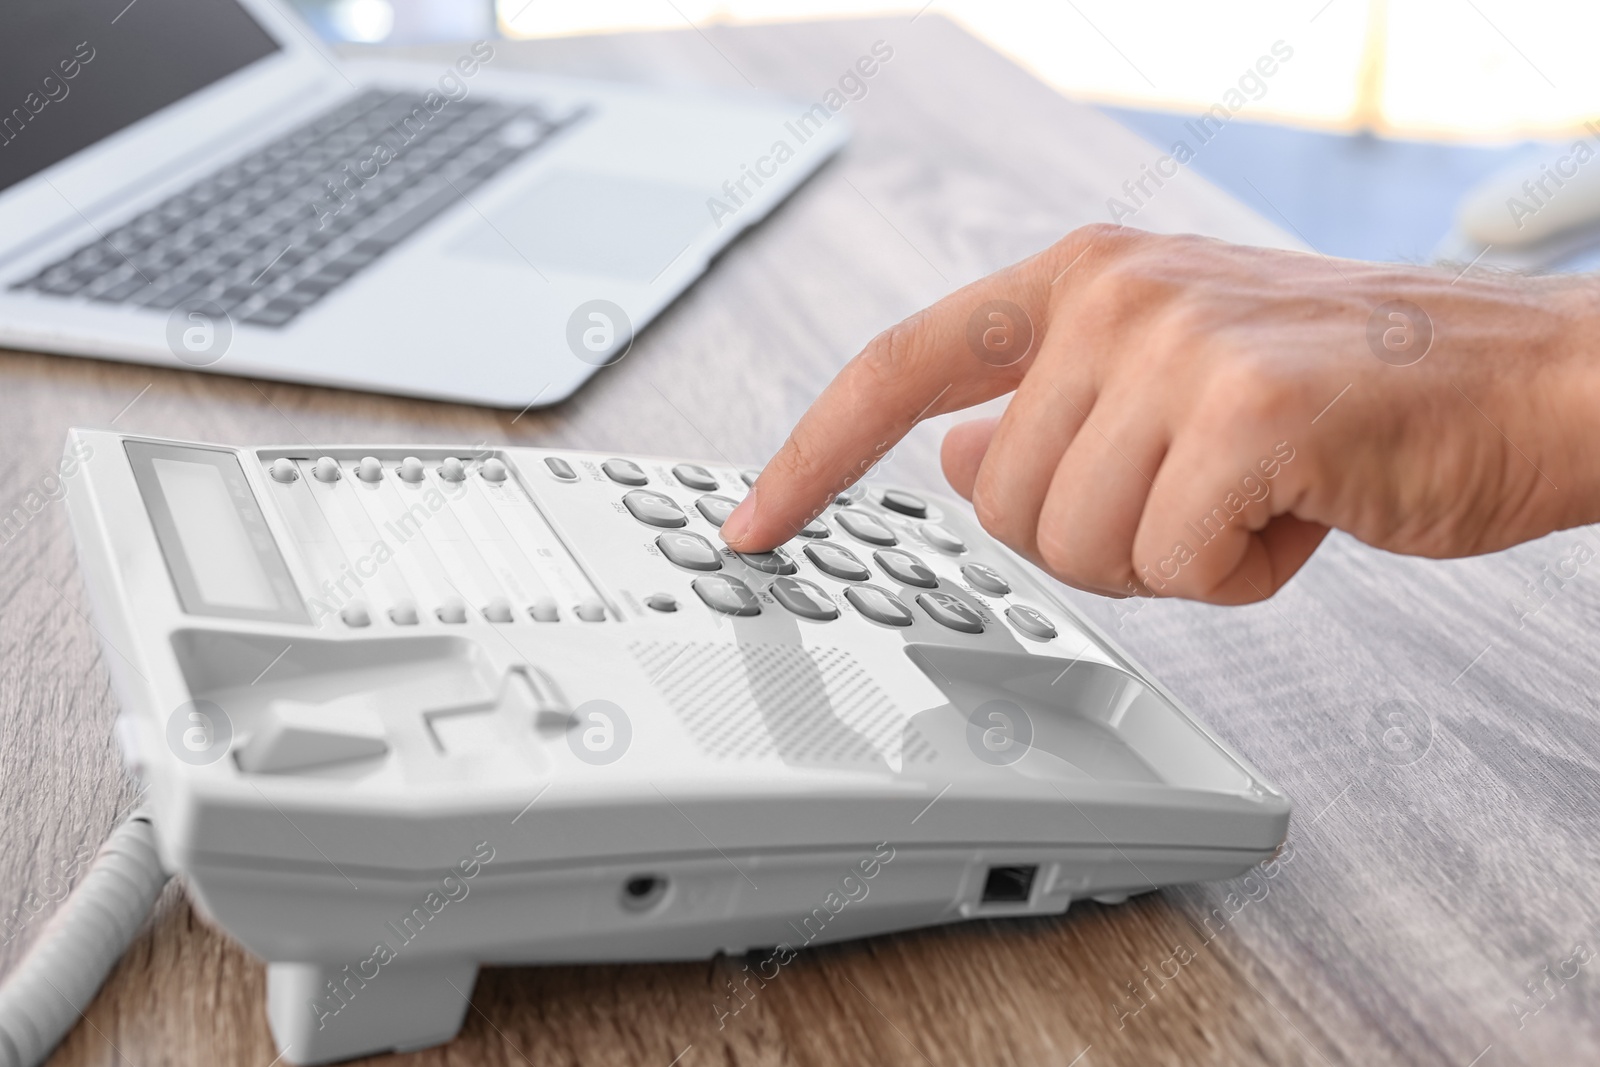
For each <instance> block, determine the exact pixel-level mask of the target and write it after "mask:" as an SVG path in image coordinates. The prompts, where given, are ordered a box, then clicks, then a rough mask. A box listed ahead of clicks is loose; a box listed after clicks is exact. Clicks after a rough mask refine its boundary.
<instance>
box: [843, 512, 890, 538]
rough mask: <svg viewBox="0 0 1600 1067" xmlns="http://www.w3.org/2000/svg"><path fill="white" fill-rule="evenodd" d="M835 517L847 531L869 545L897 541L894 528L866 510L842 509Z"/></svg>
mask: <svg viewBox="0 0 1600 1067" xmlns="http://www.w3.org/2000/svg"><path fill="white" fill-rule="evenodd" d="M834 519H835V520H836V521H837V522H838V523H839V525H840V526H842V527H844V531H845V533H847V534H849V535H850V536H851V537H854V538H857V539H858V540H862V541H865V542H866V543H867V544H869V545H892V544H894V543H895V541H896V538H895V536H894V531H893V530H891V529H889V527H887V526H885V525H884V524H883V523H881V522H879V521H878V520H877V519H875V518H873V517H872V516H871V515H869V514H867V513H866V512H865V511H841V512H839V514H837V515H835V516H834Z"/></svg>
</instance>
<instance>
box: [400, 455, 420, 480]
mask: <svg viewBox="0 0 1600 1067" xmlns="http://www.w3.org/2000/svg"><path fill="white" fill-rule="evenodd" d="M396 473H397V474H399V475H400V480H401V481H403V482H411V483H412V484H416V483H417V482H420V481H422V474H423V472H422V460H420V459H418V458H417V457H416V456H407V457H406V458H405V459H402V460H401V461H400V469H399V470H398V471H397V472H396Z"/></svg>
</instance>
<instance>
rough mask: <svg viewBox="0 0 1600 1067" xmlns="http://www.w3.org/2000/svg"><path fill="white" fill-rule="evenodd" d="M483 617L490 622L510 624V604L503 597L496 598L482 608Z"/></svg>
mask: <svg viewBox="0 0 1600 1067" xmlns="http://www.w3.org/2000/svg"><path fill="white" fill-rule="evenodd" d="M483 617H484V618H486V619H488V620H489V621H490V622H510V621H511V602H510V601H508V600H507V599H506V598H505V597H503V596H497V597H495V598H494V599H493V600H491V601H489V602H488V603H487V604H485V605H484V606H483Z"/></svg>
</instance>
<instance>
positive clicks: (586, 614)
mask: <svg viewBox="0 0 1600 1067" xmlns="http://www.w3.org/2000/svg"><path fill="white" fill-rule="evenodd" d="M572 613H573V614H574V615H576V616H577V617H578V618H580V619H582V620H583V621H584V622H605V621H606V606H605V605H604V604H602V603H600V601H598V600H582V601H579V602H578V606H577V607H575V608H573V609H572Z"/></svg>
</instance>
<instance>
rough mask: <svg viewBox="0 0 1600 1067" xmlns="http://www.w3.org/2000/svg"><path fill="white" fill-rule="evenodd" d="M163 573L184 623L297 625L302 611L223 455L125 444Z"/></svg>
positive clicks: (256, 509)
mask: <svg viewBox="0 0 1600 1067" xmlns="http://www.w3.org/2000/svg"><path fill="white" fill-rule="evenodd" d="M127 451H128V460H129V462H130V463H131V464H132V465H133V473H134V479H135V481H137V482H138V485H139V492H140V494H141V495H142V496H143V497H144V504H145V510H146V511H147V512H149V515H150V521H151V524H152V525H153V526H154V527H155V531H156V539H157V540H158V541H159V542H160V543H161V552H162V555H163V557H165V559H166V563H167V571H168V573H169V574H171V576H172V584H173V586H174V587H175V588H176V590H177V593H178V599H179V601H181V602H182V604H183V610H184V611H186V612H188V613H189V614H191V615H221V616H225V617H229V618H240V619H262V620H278V621H288V622H304V621H305V619H306V614H305V607H304V605H303V604H302V602H301V601H300V598H299V596H298V595H297V594H296V591H295V587H294V581H293V579H291V578H290V576H289V571H288V567H287V566H286V565H285V564H284V562H283V556H282V554H281V553H280V552H279V551H278V544H277V542H276V541H275V540H274V539H273V536H272V531H271V530H270V529H269V528H268V527H267V521H266V518H265V517H264V516H263V515H262V513H261V507H260V505H259V504H257V503H256V498H255V494H254V493H252V492H251V490H250V485H249V483H248V482H246V481H245V477H244V471H243V470H242V469H241V468H240V466H239V461H238V460H237V459H236V458H234V456H233V455H232V454H231V453H228V452H219V451H216V450H213V449H207V448H186V447H183V446H178V445H158V444H154V443H151V442H148V441H129V442H127Z"/></svg>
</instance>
